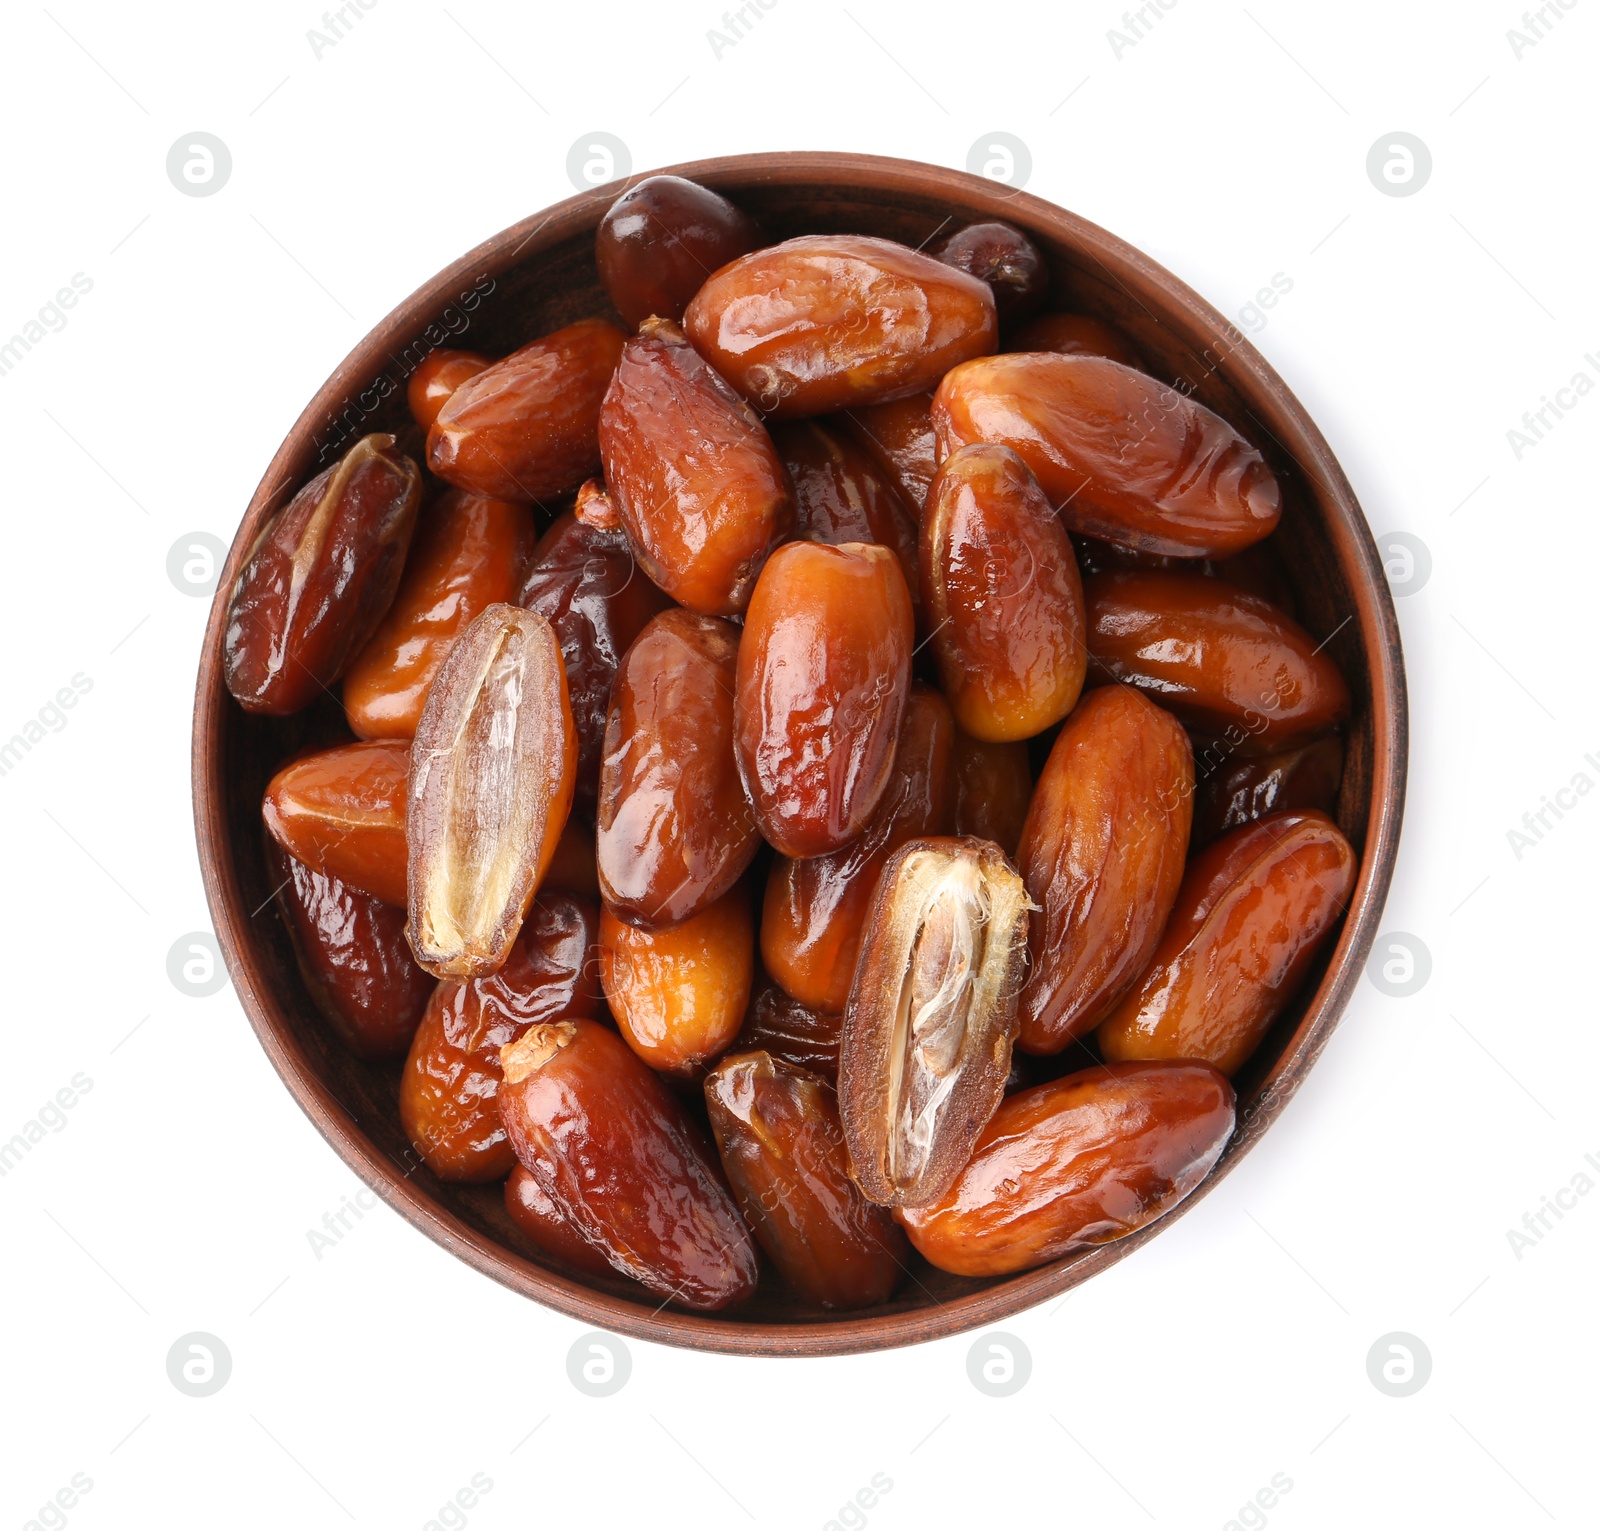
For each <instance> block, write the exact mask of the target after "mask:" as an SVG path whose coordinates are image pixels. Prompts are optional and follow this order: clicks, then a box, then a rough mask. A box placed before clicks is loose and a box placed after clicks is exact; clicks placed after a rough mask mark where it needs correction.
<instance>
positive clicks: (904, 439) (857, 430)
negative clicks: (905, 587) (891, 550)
mask: <svg viewBox="0 0 1600 1531" xmlns="http://www.w3.org/2000/svg"><path fill="white" fill-rule="evenodd" d="M932 410H933V395H932V394H931V393H914V394H912V395H911V397H910V398H907V399H894V400H891V401H890V402H889V403H887V404H861V405H858V406H857V407H856V408H854V409H851V410H847V411H845V413H844V414H842V415H840V416H839V417H838V418H839V420H840V422H841V423H842V424H843V425H844V427H845V429H846V430H848V431H849V432H850V434H851V435H852V436H853V437H854V438H855V440H856V444H857V445H858V446H860V448H861V449H862V451H864V452H865V453H866V454H867V455H868V456H869V457H871V458H872V459H873V461H874V462H876V463H877V465H878V466H879V467H880V468H882V469H883V471H884V473H885V474H887V475H888V478H889V481H890V483H892V484H893V485H894V486H895V488H896V489H898V490H899V491H900V498H901V499H902V500H904V501H905V502H906V505H907V506H908V507H909V508H910V511H911V514H912V517H913V519H915V520H916V521H918V522H920V521H921V520H922V512H923V507H924V506H925V505H926V504H927V503H928V486H929V485H930V484H932V483H933V475H934V474H935V473H936V472H937V471H938V468H939V454H938V443H937V442H936V441H935V439H934V434H933V414H932Z"/></svg>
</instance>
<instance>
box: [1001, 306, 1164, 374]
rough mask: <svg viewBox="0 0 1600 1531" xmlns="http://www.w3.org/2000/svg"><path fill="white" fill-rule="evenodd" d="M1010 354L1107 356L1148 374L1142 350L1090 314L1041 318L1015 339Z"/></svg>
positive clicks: (1027, 325)
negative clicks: (1042, 353) (1028, 352)
mask: <svg viewBox="0 0 1600 1531" xmlns="http://www.w3.org/2000/svg"><path fill="white" fill-rule="evenodd" d="M1006 350H1008V351H1058V352H1060V354H1061V355H1063V356H1103V357H1105V359H1106V360H1107V361H1115V362H1121V363H1122V365H1123V366H1124V367H1135V368H1137V369H1139V370H1140V371H1143V370H1144V358H1143V357H1142V356H1141V355H1140V354H1139V350H1138V347H1136V346H1135V345H1134V343H1133V342H1132V341H1131V340H1129V339H1128V337H1127V336H1126V335H1124V334H1123V333H1122V331H1121V330H1119V329H1117V328H1116V327H1115V326H1114V325H1110V324H1107V323H1106V322H1105V321H1104V320H1103V319H1096V318H1093V317H1092V316H1091V315H1089V314H1040V315H1039V317H1038V318H1037V319H1034V320H1031V321H1030V322H1029V323H1027V324H1025V325H1023V327H1022V328H1021V329H1020V330H1018V331H1017V332H1016V334H1015V335H1013V336H1012V337H1011V344H1010V345H1008V346H1007V347H1006Z"/></svg>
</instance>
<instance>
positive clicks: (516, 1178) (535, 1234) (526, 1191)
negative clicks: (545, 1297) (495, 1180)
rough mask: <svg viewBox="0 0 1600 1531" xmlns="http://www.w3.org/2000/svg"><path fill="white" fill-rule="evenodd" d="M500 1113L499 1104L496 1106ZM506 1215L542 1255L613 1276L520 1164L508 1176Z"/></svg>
mask: <svg viewBox="0 0 1600 1531" xmlns="http://www.w3.org/2000/svg"><path fill="white" fill-rule="evenodd" d="M496 1110H498V1103H497V1105H496ZM505 1198H506V1212H507V1214H508V1215H509V1216H510V1218H511V1221H512V1222H513V1223H515V1224H516V1225H517V1227H518V1228H519V1229H520V1230H521V1231H522V1233H523V1234H524V1235H525V1236H526V1237H527V1239H528V1241H529V1242H530V1243H531V1244H532V1245H533V1246H534V1248H535V1249H537V1250H538V1251H539V1253H540V1254H543V1255H548V1256H550V1257H551V1258H552V1259H555V1260H559V1261H561V1262H562V1263H563V1264H566V1265H570V1266H571V1267H572V1268H573V1269H574V1270H576V1271H578V1272H580V1273H581V1274H583V1275H585V1276H609V1275H610V1274H611V1262H610V1261H609V1260H608V1259H606V1257H605V1256H604V1255H603V1254H602V1253H601V1252H600V1251H599V1250H598V1249H596V1248H595V1247H594V1245H592V1244H590V1243H589V1242H588V1241H587V1240H586V1239H585V1238H584V1237H583V1235H582V1234H581V1233H579V1232H578V1230H577V1229H576V1228H575V1227H574V1226H573V1225H572V1224H571V1223H569V1222H568V1221H567V1220H566V1218H565V1217H564V1216H563V1215H562V1212H561V1209H560V1208H559V1207H558V1206H557V1205H556V1204H555V1203H554V1202H553V1201H551V1200H550V1198H549V1197H548V1196H546V1195H545V1193H544V1190H543V1189H542V1188H541V1187H540V1185H539V1182H538V1181H537V1180H535V1179H534V1178H533V1176H532V1175H530V1174H529V1173H528V1172H527V1170H525V1169H523V1167H522V1166H521V1165H520V1164H516V1165H513V1166H512V1169H511V1173H510V1175H508V1176H507V1177H506V1190H505Z"/></svg>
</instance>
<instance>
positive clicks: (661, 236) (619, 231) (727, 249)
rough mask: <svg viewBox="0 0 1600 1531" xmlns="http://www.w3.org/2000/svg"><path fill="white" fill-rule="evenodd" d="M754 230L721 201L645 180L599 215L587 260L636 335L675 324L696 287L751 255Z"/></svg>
mask: <svg viewBox="0 0 1600 1531" xmlns="http://www.w3.org/2000/svg"><path fill="white" fill-rule="evenodd" d="M757 238H758V235H757V233H756V226H755V224H754V223H753V222H752V221H751V220H750V219H749V218H748V217H747V216H746V215H745V214H744V213H742V212H741V211H740V210H739V209H738V208H737V207H735V206H734V205H733V203H731V202H730V201H728V199H727V198H726V197H719V196H718V195H717V194H716V192H714V191H711V190H709V189H708V188H706V187H704V186H699V185H697V184H696V183H695V182H693V181H686V180H684V179H683V177H682V176H677V175H652V176H649V177H647V178H646V179H645V180H642V181H640V182H639V184H638V185H637V186H630V187H629V188H628V190H627V191H625V192H623V194H622V195H621V196H620V197H618V198H617V200H616V201H615V202H613V203H612V204H611V206H610V207H609V208H607V209H606V215H605V217H604V218H602V219H601V220H600V227H599V229H598V230H596V232H595V236H594V260H595V265H596V266H598V267H599V268H600V280H601V282H602V283H603V284H604V285H605V289H606V295H607V296H608V297H609V298H610V299H611V301H612V303H613V304H614V305H615V306H616V310H617V312H618V313H619V314H621V315H622V317H623V318H624V319H625V320H627V322H628V323H629V325H631V326H632V327H633V328H634V329H637V328H638V327H639V326H640V325H641V324H643V323H644V321H645V320H646V319H648V318H650V316H651V315H652V314H654V315H656V316H657V317H659V318H662V319H672V320H678V319H681V318H682V317H683V310H684V308H685V306H686V305H687V304H688V302H689V299H690V298H692V297H693V296H694V295H695V293H697V292H698V291H699V290H700V284H701V283H702V282H704V281H705V279H706V278H707V277H708V276H710V275H711V273H712V272H713V271H716V270H717V269H718V268H719V267H722V266H726V265H727V264H728V262H729V261H731V260H736V259H737V258H738V257H739V256H741V255H743V254H745V253H746V252H747V251H750V250H753V249H755V247H756V241H757Z"/></svg>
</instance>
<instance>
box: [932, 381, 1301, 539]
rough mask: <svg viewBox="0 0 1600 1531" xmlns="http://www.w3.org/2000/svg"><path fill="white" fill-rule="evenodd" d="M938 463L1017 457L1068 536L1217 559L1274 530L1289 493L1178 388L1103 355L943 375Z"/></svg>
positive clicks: (1233, 434) (936, 409)
mask: <svg viewBox="0 0 1600 1531" xmlns="http://www.w3.org/2000/svg"><path fill="white" fill-rule="evenodd" d="M933 424H934V431H935V433H936V435H937V437H938V441H939V448H940V454H941V456H943V455H944V454H947V453H949V452H953V451H954V450H955V449H956V448H957V447H958V446H963V445H965V444H966V443H968V442H973V441H993V442H998V443H999V444H1001V445H1002V446H1008V447H1010V448H1011V449H1012V450H1013V451H1015V452H1016V453H1017V454H1018V455H1019V456H1020V457H1021V458H1022V460H1023V461H1024V462H1026V463H1027V465H1028V467H1029V468H1030V469H1032V471H1033V476H1034V477H1035V478H1036V479H1038V480H1039V486H1040V488H1042V489H1043V490H1044V492H1045V493H1046V494H1047V495H1048V496H1049V497H1050V502H1051V503H1052V504H1053V505H1055V506H1056V507H1057V508H1058V511H1059V513H1060V516H1061V519H1062V521H1063V522H1064V523H1065V525H1066V526H1067V528H1068V529H1069V530H1071V531H1075V532H1082V533H1084V534H1086V535H1087V536H1090V537H1103V538H1104V539H1105V540H1106V541H1108V542H1117V543H1122V544H1125V545H1127V546H1130V547H1136V548H1143V549H1145V550H1146V551H1148V552H1152V553H1176V554H1180V555H1185V556H1188V557H1193V558H1205V557H1220V556H1223V555H1226V554H1229V553H1236V552H1238V551H1239V550H1240V549H1241V548H1245V547H1248V546H1249V545H1250V544H1251V543H1252V542H1259V541H1260V540H1261V539H1262V538H1263V537H1265V536H1266V535H1267V534H1268V533H1269V532H1271V531H1272V529H1273V528H1274V527H1275V526H1276V525H1277V524H1278V516H1279V513H1280V510H1281V502H1282V494H1281V491H1280V489H1279V487H1278V481H1277V479H1276V478H1275V477H1274V476H1273V473H1272V469H1271V468H1269V467H1268V466H1267V463H1266V460H1265V459H1264V458H1263V457H1262V455H1261V453H1260V452H1258V451H1257V450H1256V449H1255V447H1253V446H1251V445H1250V443H1249V442H1248V441H1246V440H1245V439H1244V437H1243V436H1241V435H1240V434H1239V433H1238V431H1236V430H1235V429H1234V428H1233V427H1232V426H1231V425H1229V424H1228V422H1227V421H1226V420H1224V419H1223V418H1222V417H1221V416H1220V415H1215V414H1213V413H1212V412H1211V411H1210V410H1209V409H1207V408H1206V407H1205V406H1204V405H1203V404H1198V403H1196V402H1195V401H1194V400H1193V399H1191V398H1188V397H1187V396H1186V395H1184V394H1181V393H1179V392H1178V391H1177V390H1176V389H1175V388H1171V387H1169V386H1167V385H1166V384H1165V383H1161V382H1158V381H1157V380H1156V379H1154V378H1152V377H1148V376H1147V375H1146V374H1144V373H1143V372H1137V371H1135V370H1134V369H1133V368H1131V367H1124V366H1122V365H1121V364H1120V363H1118V362H1113V361H1107V360H1105V359H1104V358H1103V357H1098V356H1064V355H1061V354H1059V353H1056V352H1049V351H1030V352H1024V353H1021V354H1011V355H1006V356H990V357H984V358H982V359H981V360H978V361H971V362H966V363H964V364H963V365H962V366H960V367H957V368H955V369H954V370H952V371H951V372H950V373H948V374H947V375H946V377H945V379H944V381H943V382H942V383H940V384H939V388H938V391H937V392H936V393H935V394H934V396H933Z"/></svg>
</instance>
